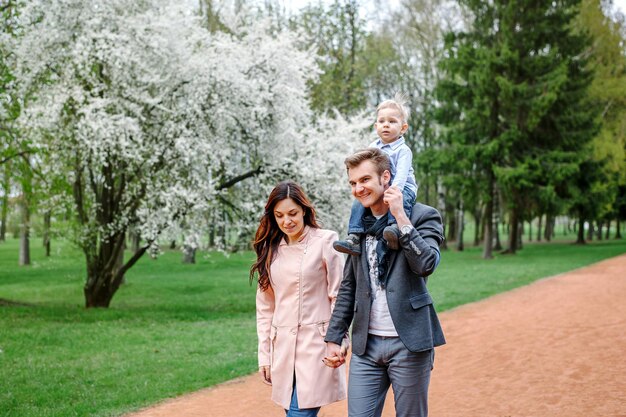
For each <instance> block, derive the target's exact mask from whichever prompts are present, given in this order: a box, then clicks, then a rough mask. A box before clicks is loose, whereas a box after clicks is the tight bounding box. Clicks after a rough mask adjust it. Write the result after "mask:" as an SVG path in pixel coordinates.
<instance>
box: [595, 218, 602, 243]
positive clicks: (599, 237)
mask: <svg viewBox="0 0 626 417" xmlns="http://www.w3.org/2000/svg"><path fill="white" fill-rule="evenodd" d="M603 228H604V222H603V221H601V220H598V227H597V228H596V239H597V240H602V231H603V230H602V229H603Z"/></svg>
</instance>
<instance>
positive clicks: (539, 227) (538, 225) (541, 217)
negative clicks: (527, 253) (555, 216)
mask: <svg viewBox="0 0 626 417" xmlns="http://www.w3.org/2000/svg"><path fill="white" fill-rule="evenodd" d="M542 221H543V214H540V215H539V222H538V224H537V242H541V226H542V225H541V223H542Z"/></svg>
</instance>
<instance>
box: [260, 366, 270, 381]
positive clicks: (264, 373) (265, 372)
mask: <svg viewBox="0 0 626 417" xmlns="http://www.w3.org/2000/svg"><path fill="white" fill-rule="evenodd" d="M259 375H261V379H262V380H263V383H264V384H267V385H272V372H271V371H270V367H269V366H260V367H259Z"/></svg>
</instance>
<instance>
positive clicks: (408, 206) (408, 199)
mask: <svg viewBox="0 0 626 417" xmlns="http://www.w3.org/2000/svg"><path fill="white" fill-rule="evenodd" d="M415 197H416V196H415V193H414V192H413V190H411V189H410V188H409V187H406V186H405V187H404V189H403V190H402V206H403V207H404V211H405V213H406V215H407V216H408V217H409V218H410V217H411V210H412V209H413V204H415ZM364 214H365V207H363V206H362V205H361V203H359V200H354V203H352V210H351V211H350V221H349V223H348V233H349V234H360V233H365V227H364V226H363V215H364ZM394 223H396V219H395V218H394V217H393V216H392V215H391V213H389V222H388V224H394Z"/></svg>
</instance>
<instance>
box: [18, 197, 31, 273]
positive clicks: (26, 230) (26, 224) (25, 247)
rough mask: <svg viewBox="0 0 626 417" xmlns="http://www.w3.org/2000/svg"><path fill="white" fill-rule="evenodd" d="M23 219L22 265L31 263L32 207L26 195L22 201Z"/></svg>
mask: <svg viewBox="0 0 626 417" xmlns="http://www.w3.org/2000/svg"><path fill="white" fill-rule="evenodd" d="M20 209H21V212H22V219H21V223H20V260H19V264H20V266H25V265H30V207H29V206H28V199H27V198H26V195H24V194H23V195H22V199H21V202H20Z"/></svg>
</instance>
